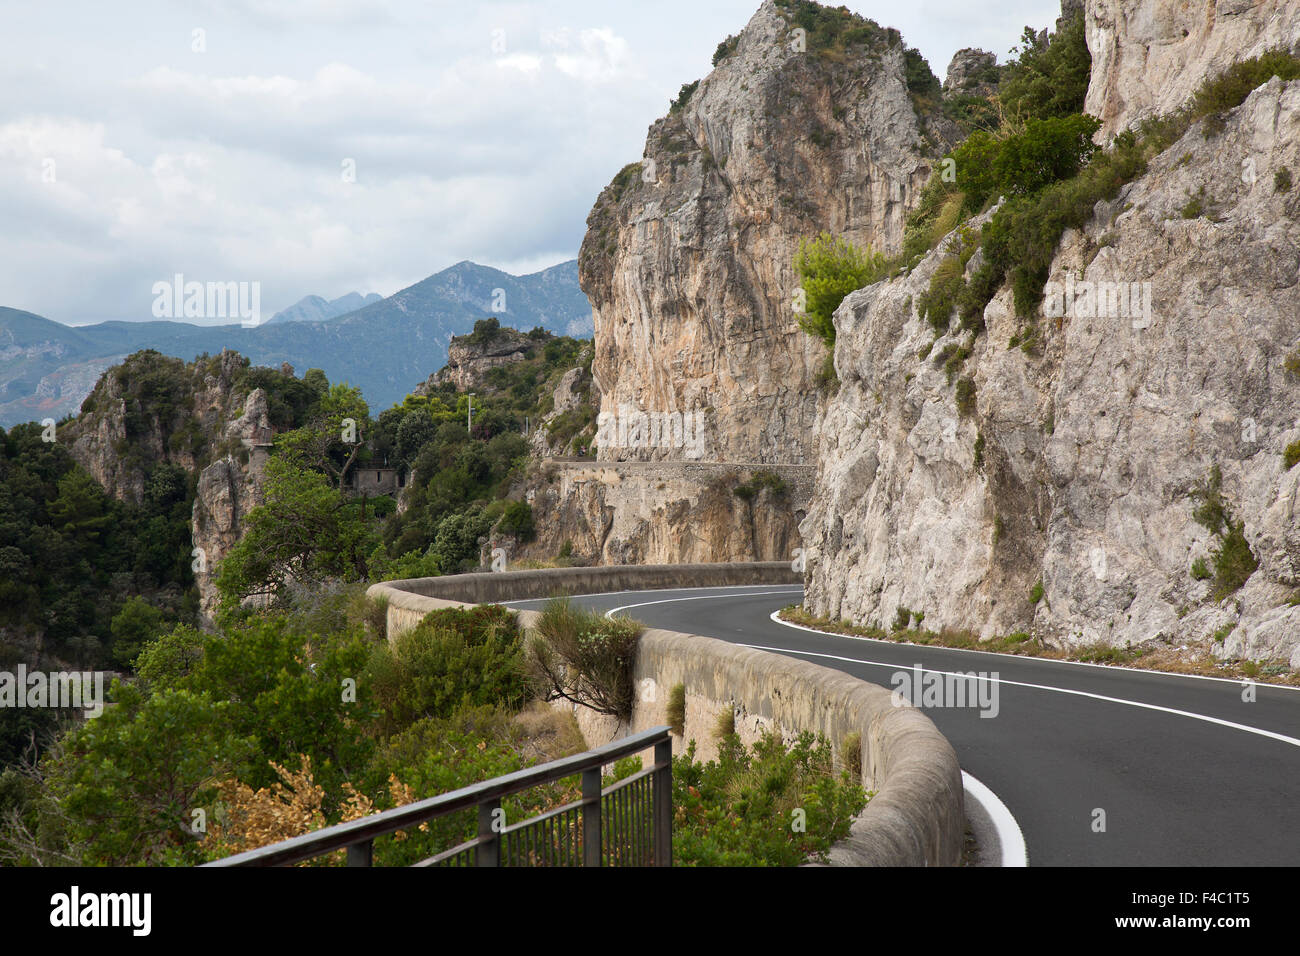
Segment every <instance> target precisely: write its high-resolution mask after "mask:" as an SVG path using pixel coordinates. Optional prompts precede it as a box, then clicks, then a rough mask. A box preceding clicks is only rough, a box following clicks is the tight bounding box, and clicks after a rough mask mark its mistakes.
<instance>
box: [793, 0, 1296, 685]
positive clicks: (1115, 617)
mask: <svg viewBox="0 0 1300 956" xmlns="http://www.w3.org/2000/svg"><path fill="white" fill-rule="evenodd" d="M1191 6H1192V5H1188V4H1174V3H1162V2H1158V0H1147V2H1143V3H1136V2H1122V3H1117V2H1111V0H1090V2H1089V4H1088V11H1087V12H1088V24H1089V41H1090V44H1091V43H1093V42H1095V41H1096V40H1097V38H1098V37H1099V36H1102V34H1100V33H1099V32H1098V30H1099V29H1100V28H1099V26H1098V25H1099V24H1100V23H1102V22H1103V20H1104V19H1105V16H1111V17H1112V19H1111V20H1110V21H1108V22H1111V23H1113V24H1117V26H1115V27H1113V28H1108V29H1117V30H1118V31H1119V32H1118V33H1117V34H1111V35H1109V39H1104V42H1103V45H1101V46H1100V47H1094V48H1093V58H1094V59H1093V63H1094V72H1093V88H1092V89H1091V90H1090V92H1089V102H1090V104H1094V105H1095V106H1096V107H1097V108H1098V109H1099V110H1100V111H1101V112H1103V113H1104V114H1105V115H1106V117H1107V120H1108V122H1109V123H1110V124H1111V126H1112V128H1114V127H1115V126H1117V125H1123V124H1125V123H1127V122H1128V121H1130V120H1132V119H1133V118H1134V117H1136V116H1138V115H1140V114H1141V113H1142V112H1143V111H1144V110H1153V109H1163V108H1165V107H1166V106H1169V105H1180V103H1181V100H1182V99H1183V98H1185V96H1186V95H1188V94H1189V93H1190V91H1191V90H1193V89H1194V88H1195V86H1196V85H1197V84H1198V83H1199V82H1200V80H1201V79H1204V76H1203V75H1198V71H1199V72H1200V73H1203V72H1204V70H1205V69H1207V66H1206V63H1207V62H1209V61H1213V62H1214V63H1216V64H1217V63H1220V62H1223V64H1224V65H1226V62H1224V61H1223V58H1225V57H1229V56H1231V57H1233V58H1236V57H1238V56H1246V55H1248V54H1249V52H1250V51H1251V50H1253V49H1254V48H1255V47H1256V46H1257V45H1259V44H1264V43H1267V42H1268V40H1267V39H1265V38H1261V37H1257V36H1254V34H1252V38H1250V39H1248V38H1246V37H1245V35H1244V34H1243V35H1237V34H1229V33H1226V32H1221V29H1223V30H1226V29H1228V27H1231V25H1232V24H1234V23H1240V24H1245V23H1247V21H1248V19H1249V17H1251V16H1256V15H1258V16H1259V17H1261V18H1263V19H1259V20H1258V21H1257V22H1256V21H1250V22H1256V26H1257V27H1259V26H1260V25H1262V24H1263V23H1265V22H1266V21H1267V22H1269V23H1273V22H1277V23H1284V22H1290V19H1291V13H1292V12H1294V11H1295V10H1296V9H1300V8H1297V6H1296V5H1295V4H1289V5H1287V6H1288V7H1289V10H1282V9H1281V8H1282V6H1283V5H1281V4H1266V3H1257V4H1250V3H1235V4H1228V3H1219V4H1217V5H1211V10H1210V11H1209V12H1208V13H1206V12H1205V11H1202V12H1201V14H1200V15H1199V16H1200V17H1201V20H1199V21H1198V22H1199V23H1201V26H1202V27H1203V28H1204V29H1202V31H1201V33H1199V34H1197V33H1192V34H1189V36H1200V37H1201V39H1200V40H1192V39H1189V40H1186V41H1183V40H1177V41H1173V42H1172V46H1171V48H1170V49H1165V48H1163V47H1160V48H1153V49H1152V50H1151V51H1150V52H1149V55H1148V57H1147V61H1146V62H1147V64H1148V66H1147V68H1148V69H1149V70H1154V71H1155V72H1153V73H1149V74H1148V75H1147V76H1146V78H1145V79H1143V80H1142V84H1141V85H1143V86H1144V87H1146V88H1148V89H1149V90H1150V91H1151V92H1150V93H1148V94H1147V98H1146V99H1143V98H1142V97H1140V96H1138V95H1137V89H1138V85H1139V84H1138V82H1137V80H1138V75H1139V74H1138V73H1137V72H1135V70H1136V68H1135V67H1134V62H1135V61H1134V60H1133V58H1132V55H1131V53H1130V52H1127V51H1132V50H1133V49H1135V48H1138V47H1142V46H1143V45H1144V44H1146V43H1147V42H1148V39H1146V38H1148V37H1149V35H1150V31H1152V30H1154V29H1155V25H1156V24H1157V23H1161V24H1162V25H1163V24H1164V23H1165V21H1164V19H1162V18H1163V17H1164V14H1166V13H1167V14H1169V16H1170V17H1172V18H1173V22H1175V23H1182V22H1184V21H1185V20H1187V18H1188V17H1191V13H1190V12H1185V11H1190V9H1191ZM1216 7H1217V10H1216ZM1270 10H1271V11H1272V14H1269V16H1271V17H1272V19H1268V18H1267V17H1264V14H1265V13H1267V12H1268V11H1270ZM1234 11H1235V12H1234ZM1120 14H1122V16H1120ZM1116 16H1118V17H1119V18H1118V20H1116V19H1114V17H1116ZM1225 24H1226V25H1227V26H1224V25H1225ZM1162 29H1163V26H1162ZM1232 29H1236V27H1232ZM1144 31H1145V32H1144ZM1257 32H1258V31H1257ZM1176 34H1177V35H1178V36H1181V34H1182V29H1181V28H1179V29H1177V30H1176ZM1162 35H1167V31H1166V32H1165V33H1164V34H1162ZM1207 36H1208V37H1209V38H1211V39H1213V45H1212V47H1211V45H1208V43H1207V41H1206V37H1207ZM1231 37H1235V39H1230V38H1231ZM1256 40H1258V43H1256ZM1193 42H1196V43H1200V44H1201V46H1200V47H1197V48H1196V49H1199V50H1200V51H1201V53H1198V54H1196V56H1193V54H1192V49H1193V48H1192V47H1187V48H1185V49H1184V50H1183V53H1182V54H1178V53H1177V51H1176V50H1175V49H1173V48H1172V47H1176V46H1177V45H1178V44H1179V43H1189V44H1190V43H1193ZM1106 44H1109V46H1107V45H1106ZM1116 51H1119V52H1118V53H1117V52H1116ZM1213 51H1217V52H1213ZM1166 56H1168V57H1170V58H1171V59H1169V60H1166V59H1164V58H1165V57H1166ZM1198 56H1199V57H1201V59H1200V60H1197V58H1196V57H1198ZM1175 60H1177V61H1178V63H1177V68H1175V67H1174V66H1173V65H1172V64H1173V62H1174V61H1175ZM1185 61H1186V62H1185ZM1107 63H1108V64H1109V67H1107V66H1105V64H1107ZM1189 63H1190V64H1191V65H1188V64H1189ZM1099 64H1100V67H1099ZM1160 64H1165V66H1160ZM1198 64H1199V65H1198ZM1099 68H1100V69H1102V70H1103V72H1102V73H1101V74H1098V72H1097V70H1098V69H1099ZM1107 70H1109V71H1110V72H1105V71H1107ZM1161 71H1164V72H1161ZM1165 77H1168V78H1169V83H1167V84H1166V83H1165V82H1163V79H1164V78H1165ZM1153 79H1155V80H1157V81H1155V82H1153ZM1283 170H1287V171H1300V82H1291V83H1284V82H1282V81H1281V80H1279V79H1277V78H1274V79H1273V80H1272V81H1271V82H1269V83H1268V84H1266V85H1265V86H1262V87H1260V88H1259V89H1257V90H1255V91H1254V92H1253V93H1252V94H1251V95H1250V96H1249V98H1248V99H1247V100H1246V101H1245V102H1244V103H1243V104H1242V105H1241V106H1240V107H1238V108H1236V109H1235V110H1232V111H1231V112H1229V113H1228V114H1227V116H1226V122H1225V124H1224V127H1223V129H1222V130H1221V131H1218V132H1217V135H1216V133H1215V132H1214V131H1211V130H1209V129H1207V123H1206V122H1205V121H1201V122H1199V123H1197V124H1194V125H1193V126H1192V127H1191V128H1190V129H1189V130H1188V131H1187V132H1186V134H1185V135H1183V137H1182V138H1181V140H1180V141H1178V142H1176V143H1175V144H1174V145H1173V146H1172V147H1170V148H1169V149H1168V150H1166V151H1165V152H1164V153H1162V154H1161V155H1159V156H1157V157H1155V158H1154V159H1153V160H1152V161H1151V163H1150V166H1149V168H1148V170H1147V172H1146V174H1145V175H1143V176H1142V177H1140V178H1139V179H1137V180H1136V181H1134V182H1132V183H1130V184H1129V185H1128V186H1127V187H1125V188H1124V189H1123V191H1122V192H1121V193H1120V195H1119V196H1118V198H1117V199H1116V200H1114V201H1113V202H1110V203H1099V204H1098V206H1097V207H1096V208H1095V209H1094V213H1093V216H1092V217H1091V220H1090V221H1089V222H1088V223H1087V224H1086V225H1085V226H1084V227H1083V228H1082V229H1079V230H1070V231H1067V232H1066V234H1065V236H1064V237H1063V240H1062V242H1061V244H1060V246H1059V247H1058V249H1057V253H1056V257H1055V260H1054V262H1053V264H1052V267H1051V274H1052V278H1053V280H1054V281H1056V282H1059V283H1062V284H1064V283H1067V282H1072V283H1075V284H1076V285H1075V289H1076V290H1077V291H1081V290H1082V289H1083V288H1084V286H1083V283H1092V284H1093V285H1092V286H1089V287H1088V288H1090V289H1092V288H1095V289H1096V290H1097V293H1098V294H1099V295H1101V294H1102V292H1103V290H1104V289H1107V288H1110V289H1116V288H1118V286H1116V285H1111V286H1103V285H1101V283H1112V284H1116V283H1124V284H1128V285H1130V287H1131V284H1137V287H1138V288H1139V289H1142V290H1143V292H1144V295H1146V296H1148V298H1146V300H1145V301H1146V302H1149V303H1150V309H1149V310H1148V309H1146V308H1145V305H1144V307H1143V308H1141V309H1137V308H1131V309H1128V310H1127V311H1126V310H1124V309H1123V308H1116V307H1114V305H1112V304H1110V302H1108V305H1107V307H1106V308H1104V309H1103V308H1100V307H1099V306H1096V305H1095V304H1093V305H1084V302H1085V299H1084V298H1083V297H1082V296H1080V297H1079V298H1077V299H1076V304H1077V307H1076V308H1075V309H1074V310H1073V311H1072V312H1067V314H1065V315H1061V316H1057V317H1055V318H1053V317H1051V316H1050V315H1048V314H1044V315H1042V316H1040V317H1039V319H1038V322H1039V327H1040V328H1041V329H1042V330H1043V331H1042V340H1041V342H1038V343H1036V344H1035V346H1034V347H1032V348H1029V349H1028V351H1026V350H1024V349H1021V348H1016V347H1010V345H1009V344H1008V343H1011V345H1014V344H1015V337H1016V336H1017V334H1018V333H1019V332H1020V330H1021V326H1020V323H1019V322H1018V321H1017V319H1016V318H1015V316H1014V309H1013V306H1012V303H1011V294H1010V292H1009V290H1005V289H1004V290H1003V291H1002V292H1001V293H1000V294H998V295H997V296H996V297H995V298H994V299H993V301H992V302H991V303H990V304H989V306H988V307H987V309H986V310H985V312H984V321H985V325H986V327H987V334H986V335H981V336H979V337H978V338H976V339H974V340H973V341H971V340H968V339H966V338H965V337H964V336H963V333H960V332H955V333H950V334H949V335H948V336H947V337H945V338H944V339H941V340H940V341H939V342H937V343H935V346H934V351H935V353H937V354H943V353H942V349H943V347H944V346H945V345H948V344H956V342H957V341H959V340H960V341H961V342H962V343H963V344H968V345H969V346H970V347H971V349H972V354H971V356H970V358H969V359H968V361H967V364H966V367H965V370H964V372H963V374H964V375H969V376H970V381H971V385H972V386H973V392H974V395H973V401H972V402H970V403H969V404H968V405H967V406H966V407H964V408H959V406H958V403H957V400H956V395H955V390H954V388H953V387H952V385H951V384H950V382H949V381H948V379H947V377H946V376H945V374H944V372H943V371H942V370H941V369H939V368H937V367H936V363H935V362H934V361H932V360H930V359H929V358H927V359H924V360H922V359H919V358H918V353H922V352H925V351H927V349H926V346H927V345H928V343H929V342H930V339H931V335H932V333H931V330H930V328H929V326H928V325H927V323H925V322H924V321H922V319H921V318H920V317H919V315H918V313H917V308H916V301H917V298H918V297H919V296H920V295H921V293H922V292H923V291H925V289H926V288H927V285H928V283H929V279H930V276H931V275H932V274H933V272H934V270H935V268H936V267H937V266H938V263H939V262H940V260H941V259H942V258H943V255H944V247H943V246H941V247H940V249H939V250H937V251H936V252H934V253H932V254H931V255H930V256H929V257H928V258H927V259H925V260H924V261H923V262H922V263H921V264H920V265H919V266H918V267H917V268H916V269H915V270H913V272H912V273H911V274H910V275H908V276H906V277H901V278H897V279H894V280H892V281H885V282H881V283H878V284H876V285H874V286H871V287H868V288H866V289H863V290H860V291H858V292H855V293H852V294H851V295H849V296H848V297H847V298H846V299H845V300H844V302H843V304H842V305H841V307H840V309H839V310H838V311H837V313H836V315H835V324H836V329H837V332H838V338H837V341H836V346H835V367H836V370H837V372H838V374H839V379H840V382H841V387H840V390H839V391H838V393H837V394H836V395H835V396H834V397H833V398H830V399H829V400H828V401H827V402H826V404H825V406H824V409H823V414H822V416H820V421H819V427H818V429H817V437H818V441H819V444H820V458H819V474H818V482H817V492H816V494H815V496H814V499H813V502H812V504H811V507H810V511H809V515H808V518H807V519H806V521H805V522H804V523H803V526H802V528H801V530H802V533H803V538H804V544H805V547H806V548H807V549H808V554H809V574H808V582H807V584H808V604H809V606H810V610H812V611H814V612H815V613H819V614H827V615H830V616H832V617H837V618H838V617H845V618H852V619H853V620H855V621H860V622H861V621H868V622H872V623H876V624H882V623H883V624H886V625H887V624H888V622H889V621H891V620H892V619H893V616H894V614H895V611H896V610H897V608H899V607H900V606H902V607H908V608H910V609H912V610H914V611H923V612H924V613H925V621H926V625H927V626H933V627H936V628H941V627H957V628H966V627H969V628H972V629H975V630H978V631H980V632H981V633H982V634H983V635H992V634H1006V633H1010V632H1013V631H1017V630H1028V631H1032V632H1034V633H1035V634H1038V635H1040V636H1041V637H1043V639H1045V640H1047V641H1049V642H1051V643H1056V644H1058V645H1074V644H1079V643H1104V644H1111V645H1120V646H1122V645H1124V644H1126V643H1129V642H1131V643H1133V644H1135V645H1136V644H1139V643H1142V642H1147V641H1152V640H1157V639H1163V640H1165V641H1168V642H1175V643H1177V642H1185V641H1191V640H1196V641H1200V640H1207V639H1211V640H1217V641H1219V642H1220V643H1218V644H1217V645H1216V646H1217V649H1218V651H1219V652H1220V653H1222V654H1224V655H1237V654H1241V655H1245V656H1250V657H1253V658H1257V659H1272V660H1281V661H1284V662H1285V661H1287V660H1288V659H1289V660H1290V665H1291V666H1292V667H1295V666H1300V650H1298V649H1297V642H1298V641H1300V607H1297V606H1295V605H1294V604H1293V603H1292V602H1294V601H1295V600H1296V596H1297V595H1300V591H1297V590H1296V589H1297V587H1300V511H1298V509H1300V467H1292V468H1289V469H1288V468H1287V466H1286V464H1285V461H1284V450H1285V449H1286V448H1287V446H1288V445H1290V444H1291V443H1294V442H1297V440H1300V377H1298V376H1297V372H1300V358H1298V357H1297V356H1300V352H1298V350H1300V281H1298V280H1300V276H1298V275H1297V270H1298V264H1300V193H1298V192H1297V191H1296V190H1295V189H1289V188H1286V187H1287V186H1289V184H1290V177H1289V175H1288V174H1287V173H1283V172H1282V171H1283ZM1193 200H1195V201H1193ZM976 225H978V223H976ZM955 241H956V239H955V235H954V236H950V237H949V238H948V239H947V240H946V242H947V243H951V242H955ZM979 257H980V253H977V254H976V258H975V259H974V260H972V261H971V263H970V265H969V267H968V273H969V271H971V270H974V269H975V268H976V267H977V266H978V264H979ZM1148 283H1149V285H1145V284H1148ZM1098 301H1100V300H1098ZM1288 362H1290V363H1291V369H1292V370H1290V371H1289V370H1288ZM1216 473H1217V474H1219V475H1220V476H1221V484H1220V486H1219V487H1217V488H1216V487H1215V485H1214V480H1213V476H1214V475H1215V474H1216ZM1207 500H1214V501H1216V503H1217V505H1219V506H1222V507H1223V508H1226V511H1227V515H1228V520H1229V522H1231V521H1233V520H1237V521H1240V522H1241V523H1242V524H1241V528H1242V531H1243V535H1244V539H1245V542H1246V543H1247V544H1248V546H1249V549H1250V552H1251V555H1252V556H1253V560H1256V561H1258V568H1257V569H1256V570H1255V571H1254V573H1253V574H1250V576H1249V578H1248V580H1247V581H1246V583H1245V585H1244V587H1241V588H1240V589H1239V590H1236V591H1235V592H1234V593H1232V594H1231V595H1230V596H1228V597H1227V598H1226V599H1224V600H1216V599H1215V598H1216V595H1213V594H1211V586H1212V582H1211V581H1210V580H1206V579H1205V578H1206V576H1207V574H1206V571H1205V566H1206V563H1210V562H1211V559H1212V552H1213V551H1214V549H1216V548H1221V547H1223V539H1222V537H1221V536H1216V535H1212V534H1211V532H1210V530H1208V529H1207V527H1206V526H1204V524H1203V522H1202V521H1200V520H1198V510H1199V509H1202V508H1203V507H1204V505H1205V503H1206V501H1207ZM1202 517H1203V515H1202ZM1228 527H1231V525H1230V524H1229V525H1228ZM1198 559H1199V560H1200V562H1204V563H1202V564H1200V565H1199V566H1198ZM1197 571H1199V573H1196V572H1197ZM1040 582H1041V585H1042V587H1041V591H1040V590H1039V589H1038V588H1037V587H1036V585H1037V584H1039V583H1040ZM1040 594H1041V600H1037V601H1036V600H1035V598H1037V597H1039V596H1040Z"/></svg>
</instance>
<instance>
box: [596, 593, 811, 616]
mask: <svg viewBox="0 0 1300 956" xmlns="http://www.w3.org/2000/svg"><path fill="white" fill-rule="evenodd" d="M799 590H800V591H802V590H803V588H800V589H799ZM798 593H799V591H752V592H749V593H746V594H703V595H700V596H699V597H687V598H667V599H665V600H663V601H642V602H641V603H640V604H624V605H623V606H622V607H612V608H610V609H609V610H608V611H606V612H605V616H606V617H613V616H614V615H615V614H617V613H618V612H619V611H628V610H631V609H632V608H634V607H649V606H650V605H651V604H676V603H677V602H678V601H708V600H710V599H716V598H720V597H763V596H765V595H768V594H798Z"/></svg>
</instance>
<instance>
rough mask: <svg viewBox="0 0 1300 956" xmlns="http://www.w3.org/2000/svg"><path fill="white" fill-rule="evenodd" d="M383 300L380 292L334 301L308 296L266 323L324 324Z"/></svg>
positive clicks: (351, 293) (342, 296)
mask: <svg viewBox="0 0 1300 956" xmlns="http://www.w3.org/2000/svg"><path fill="white" fill-rule="evenodd" d="M383 298H384V297H383V296H382V295H380V294H379V293H378V292H371V293H370V294H369V295H364V296H363V295H362V294H361V293H359V292H349V293H348V294H347V295H341V296H339V297H338V298H337V299H333V300H327V299H322V298H321V297H320V296H318V295H307V296H303V297H302V298H301V299H299V300H298V301H297V302H295V303H294V304H293V305H291V306H289V308H287V309H282V310H280V311H279V312H277V313H275V315H273V316H271V317H270V318H269V319H267V320H266V321H267V324H268V325H269V324H270V323H272V322H323V321H325V320H326V319H332V318H335V317H336V316H340V315H347V314H348V313H349V312H355V311H356V310H357V309H360V308H363V307H364V306H367V305H370V304H372V303H374V302H382V301H383Z"/></svg>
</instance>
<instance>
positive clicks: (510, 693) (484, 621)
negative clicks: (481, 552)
mask: <svg viewBox="0 0 1300 956" xmlns="http://www.w3.org/2000/svg"><path fill="white" fill-rule="evenodd" d="M364 683H365V685H366V686H367V687H369V688H370V693H371V695H372V700H373V701H374V703H375V705H376V709H377V714H376V717H375V721H376V728H377V731H378V733H379V734H380V735H381V736H384V737H387V736H391V735H392V734H395V733H399V732H400V731H402V730H404V729H406V728H407V727H410V726H411V725H412V724H413V723H415V722H416V721H417V720H420V719H421V718H425V717H450V716H451V715H452V714H453V713H454V712H455V711H456V710H457V709H459V708H464V707H469V706H482V705H496V704H501V705H505V706H509V707H511V708H512V709H518V708H519V707H522V706H523V703H524V701H525V700H526V699H527V696H528V684H527V679H526V673H525V668H524V658H523V638H522V634H521V632H520V630H519V624H518V621H517V619H516V618H515V615H514V614H513V613H512V612H510V611H509V610H507V609H506V608H503V607H501V606H500V605H497V604H485V605H478V606H476V607H473V608H470V609H468V610H462V609H460V608H444V609H442V610H438V611H433V612H431V613H430V614H428V615H426V616H425V618H424V619H423V620H422V621H421V622H420V624H419V625H418V626H416V627H414V628H412V629H411V630H409V631H406V632H405V633H403V634H400V635H398V637H397V638H396V639H395V640H393V641H392V642H391V643H390V642H385V643H382V644H380V645H378V646H377V647H375V649H374V650H373V651H372V652H371V656H370V660H369V662H368V664H367V665H366V669H365V675H364Z"/></svg>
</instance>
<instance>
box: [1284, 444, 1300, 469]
mask: <svg viewBox="0 0 1300 956" xmlns="http://www.w3.org/2000/svg"><path fill="white" fill-rule="evenodd" d="M1282 463H1283V464H1284V465H1286V469H1287V471H1290V470H1291V469H1292V468H1294V467H1295V466H1296V465H1300V441H1293V442H1292V443H1291V444H1289V445H1287V446H1286V451H1284V452H1283V453H1282Z"/></svg>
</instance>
